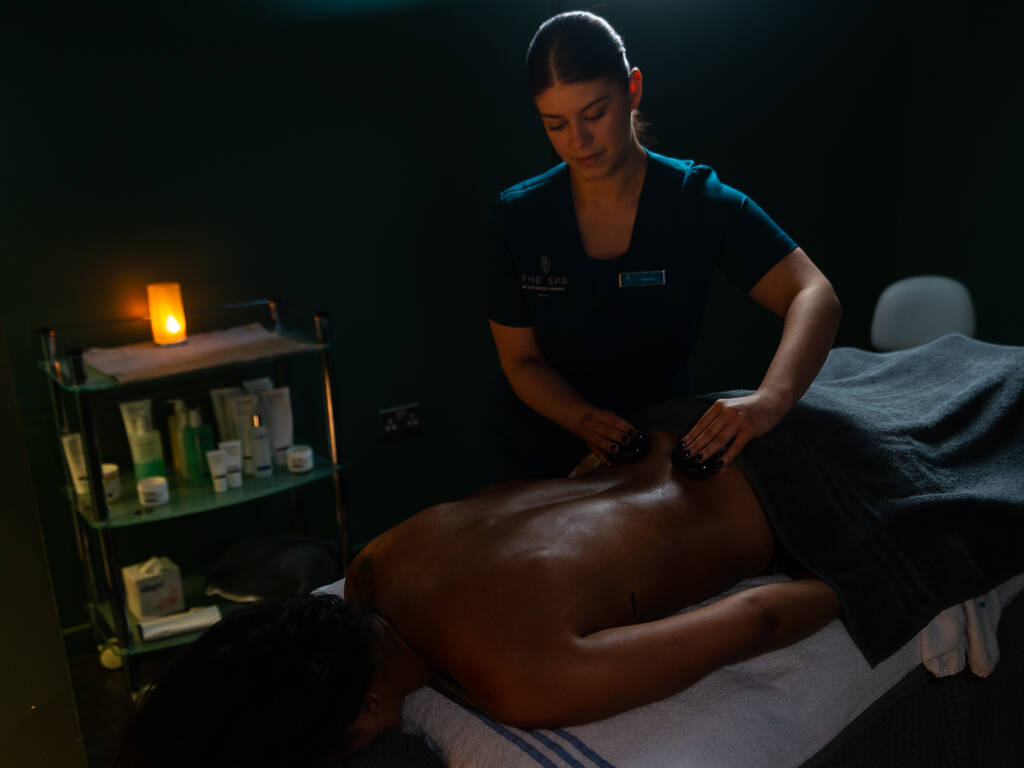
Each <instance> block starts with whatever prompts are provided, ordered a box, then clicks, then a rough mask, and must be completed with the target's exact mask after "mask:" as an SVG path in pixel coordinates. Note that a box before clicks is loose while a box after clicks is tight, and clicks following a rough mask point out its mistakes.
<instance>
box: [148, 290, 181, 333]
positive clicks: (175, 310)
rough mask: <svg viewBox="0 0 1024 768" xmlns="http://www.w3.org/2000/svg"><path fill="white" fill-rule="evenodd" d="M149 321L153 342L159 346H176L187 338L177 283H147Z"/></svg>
mask: <svg viewBox="0 0 1024 768" xmlns="http://www.w3.org/2000/svg"><path fill="white" fill-rule="evenodd" d="M146 294H147V295H148V296H149V323H150V325H151V326H152V328H153V343H155V344H156V345H157V346H159V347H176V346H179V345H181V344H184V343H185V342H186V340H187V338H186V335H185V306H184V304H183V303H182V301H181V285H179V284H178V283H149V284H148V285H146Z"/></svg>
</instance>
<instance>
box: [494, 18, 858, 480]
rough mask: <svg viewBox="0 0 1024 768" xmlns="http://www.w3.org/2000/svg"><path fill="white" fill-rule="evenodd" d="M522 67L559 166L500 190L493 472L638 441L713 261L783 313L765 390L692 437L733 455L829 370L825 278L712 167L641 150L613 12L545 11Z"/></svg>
mask: <svg viewBox="0 0 1024 768" xmlns="http://www.w3.org/2000/svg"><path fill="white" fill-rule="evenodd" d="M526 63H527V69H528V77H529V87H530V92H531V94H532V95H533V98H534V103H535V104H536V106H537V111H538V112H539V114H540V118H541V122H542V123H543V125H544V130H545V131H546V133H547V135H548V138H549V139H550V141H551V144H552V146H553V147H554V148H555V151H556V152H557V153H558V156H559V157H560V158H561V159H562V161H563V162H562V163H560V164H559V165H556V166H555V167H554V168H552V169H550V170H549V171H547V172H546V173H543V174H541V175H540V176H536V177H534V178H532V179H528V180H527V181H524V182H521V183H520V184H516V185H515V186H513V187H510V188H508V189H506V190H505V191H504V192H502V193H501V195H500V197H499V199H498V201H497V203H496V205H495V208H494V212H493V215H492V221H491V232H490V242H489V246H488V253H487V256H486V264H485V293H486V306H487V312H488V317H489V319H490V326H491V332H492V333H493V335H494V343H495V346H496V347H497V351H498V357H499V360H500V362H501V373H500V374H499V375H498V377H497V378H496V380H495V382H494V386H493V387H492V391H491V394H490V399H489V403H488V413H487V420H486V428H487V436H486V439H485V446H484V451H483V463H484V475H485V477H484V479H485V480H486V481H487V482H496V481H500V480H511V479H516V478H522V477H556V476H565V475H567V474H568V473H569V471H570V470H571V469H572V468H573V467H574V466H575V465H576V463H577V462H579V460H580V459H581V458H582V457H583V456H584V455H585V454H586V452H587V450H588V449H589V450H590V451H591V452H592V453H593V454H594V455H595V456H597V457H599V458H601V459H604V460H606V461H607V460H608V459H609V457H613V456H614V454H616V453H618V452H620V451H625V450H626V449H627V446H628V444H629V440H630V437H631V431H632V430H633V427H632V425H631V424H630V423H629V422H628V421H626V419H625V418H624V417H628V415H629V414H631V413H632V412H634V411H636V410H637V409H639V408H641V407H644V406H646V405H650V404H652V403H655V402H659V401H661V400H665V399H668V398H671V397H677V396H683V395H687V394H689V376H688V371H687V360H688V358H689V356H690V352H691V350H692V349H693V346H694V344H695V342H696V341H697V333H698V330H699V328H700V322H701V317H702V315H703V313H704V306H705V303H706V301H707V293H708V286H709V282H710V278H711V271H712V268H714V267H716V266H717V267H719V268H720V269H721V270H722V271H723V272H724V273H725V275H726V276H727V277H728V278H729V279H730V280H731V281H732V282H733V283H734V284H735V285H736V286H738V287H739V288H741V289H742V290H743V291H744V292H746V293H747V294H748V295H749V296H750V297H751V298H752V299H753V300H754V301H756V302H757V303H758V304H760V305H761V306H763V307H765V308H767V309H768V310H770V311H771V312H774V313H775V314H776V315H778V316H779V317H781V318H783V321H784V324H783V330H782V338H781V340H780V342H779V346H778V350H777V351H776V353H775V355H774V357H773V359H772V362H771V364H770V365H769V367H768V371H767V372H766V373H765V376H764V379H763V380H762V382H761V385H760V386H759V387H758V388H757V390H756V391H755V392H753V393H752V394H749V395H746V396H744V397H736V398H729V399H722V400H718V401H717V402H715V403H714V404H713V405H712V406H711V407H710V408H709V409H708V411H707V412H706V413H705V414H704V415H703V416H702V417H701V419H700V420H699V421H698V422H697V424H696V425H694V427H693V429H691V430H690V432H689V433H688V434H687V435H684V436H683V440H684V441H685V443H686V445H685V449H686V450H689V451H690V455H689V458H690V460H691V461H692V462H693V464H694V465H695V466H698V465H703V466H710V467H714V466H716V465H724V464H727V463H728V462H729V461H731V460H732V459H733V457H734V456H735V455H736V454H737V453H739V451H740V450H741V449H742V448H743V446H744V445H745V444H746V443H747V442H748V441H749V440H750V439H752V438H754V437H757V436H758V435H762V434H764V433H765V432H767V431H768V430H770V429H772V427H774V426H775V425H776V424H777V423H778V422H779V421H780V420H781V419H782V417H783V416H784V415H785V414H786V412H787V411H788V410H789V409H790V408H791V407H792V406H793V404H794V403H795V402H796V401H797V400H799V399H800V397H801V395H803V393H804V391H805V390H806V389H807V387H808V385H809V384H810V383H811V381H812V380H813V379H814V377H815V375H817V373H818V371H819V370H820V368H821V366H822V364H823V363H824V361H825V357H826V356H827V354H828V350H829V348H830V347H831V345H832V340H833V338H834V336H835V332H836V328H837V326H838V324H839V316H840V307H839V301H838V299H837V298H836V295H835V292H834V291H833V290H832V286H831V284H830V283H829V281H828V280H827V279H826V278H825V276H824V275H823V274H822V273H821V271H819V270H818V268H817V267H815V266H814V264H813V263H812V262H811V260H810V259H809V258H808V257H807V254H805V253H804V252H803V250H801V249H800V248H799V247H797V245H796V243H795V242H794V241H793V240H792V239H791V238H790V237H789V236H788V235H787V234H786V233H785V232H783V231H782V230H781V229H780V228H779V227H778V225H776V224H775V222H773V221H772V220H771V219H770V218H769V217H768V216H767V215H766V214H765V212H764V211H763V210H761V208H759V207H758V206H757V204H756V203H754V201H753V200H751V199H750V198H749V197H747V196H746V195H744V194H743V193H741V192H739V191H738V190H736V189H734V188H732V187H729V186H726V185H725V184H723V183H722V182H721V181H719V179H718V176H717V175H716V174H715V172H714V171H713V170H712V169H711V168H709V167H707V166H704V165H699V164H696V163H694V162H693V161H691V160H676V159H674V158H670V157H664V156H661V155H658V154H655V153H653V152H651V151H649V150H647V149H645V148H644V147H643V146H642V145H641V143H640V140H639V138H638V126H637V107H638V106H639V104H640V99H641V96H642V95H643V77H642V75H641V73H640V70H638V69H637V68H635V67H630V65H629V62H628V60H627V59H626V51H625V47H624V46H623V43H622V40H621V38H620V37H619V36H618V34H617V33H616V32H615V30H614V29H612V27H611V26H610V25H609V24H608V23H607V22H606V21H605V20H604V19H602V18H600V17H598V16H595V15H593V14H591V13H587V12H581V11H574V12H569V13H563V14H560V15H558V16H554V17H553V18H551V19H548V20H547V21H546V22H544V23H543V24H542V25H541V26H540V28H539V29H538V30H537V33H536V35H535V36H534V38H533V40H532V41H531V43H530V47H529V51H528V53H527V59H526Z"/></svg>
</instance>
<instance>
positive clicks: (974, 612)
mask: <svg viewBox="0 0 1024 768" xmlns="http://www.w3.org/2000/svg"><path fill="white" fill-rule="evenodd" d="M1022 588H1024V574H1020V575H1018V576H1015V577H1014V578H1012V579H1010V580H1009V581H1005V582H1003V583H1002V584H1000V585H999V586H998V587H996V588H995V589H993V590H992V591H991V592H988V593H987V594H984V595H982V596H981V597H976V598H974V599H973V600H967V601H966V602H963V603H958V604H957V605H953V606H950V607H949V608H947V609H946V610H944V611H943V612H942V613H940V614H939V615H938V616H936V617H935V618H934V619H932V621H931V623H930V624H929V625H928V626H927V627H925V629H924V631H922V632H921V634H920V635H919V637H920V640H921V663H922V664H924V666H925V669H927V670H928V671H929V672H931V673H932V674H933V675H935V676H936V677H947V676H949V675H955V674H957V673H958V672H960V671H962V670H963V668H964V667H965V666H967V665H970V668H971V671H972V672H973V673H974V674H976V675H978V677H988V676H989V675H990V674H992V670H994V669H995V668H996V664H998V663H999V642H998V641H997V640H996V630H998V629H999V617H1000V616H1001V615H1002V613H1003V607H1004V606H1005V605H1006V604H1007V603H1009V602H1010V601H1011V600H1013V598H1014V597H1016V596H1017V594H1018V593H1019V592H1020V591H1021V589H1022Z"/></svg>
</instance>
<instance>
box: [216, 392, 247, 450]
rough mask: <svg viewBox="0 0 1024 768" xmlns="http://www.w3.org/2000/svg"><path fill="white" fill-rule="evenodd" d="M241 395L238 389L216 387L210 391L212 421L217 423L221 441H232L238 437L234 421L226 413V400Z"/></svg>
mask: <svg viewBox="0 0 1024 768" xmlns="http://www.w3.org/2000/svg"><path fill="white" fill-rule="evenodd" d="M240 394H242V390H241V388H240V387H217V388H216V389H211V390H210V400H212V401H213V420H214V421H215V422H216V423H217V434H218V435H220V439H221V440H234V439H235V438H236V437H238V431H237V430H236V429H235V422H234V419H233V418H232V417H231V414H230V413H228V409H227V406H226V402H227V399H228V398H230V397H234V396H235V395H240Z"/></svg>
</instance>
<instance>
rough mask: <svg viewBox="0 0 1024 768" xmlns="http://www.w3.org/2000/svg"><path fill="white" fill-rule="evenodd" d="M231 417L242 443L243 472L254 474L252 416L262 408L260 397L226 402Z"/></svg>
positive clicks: (239, 397) (253, 396)
mask: <svg viewBox="0 0 1024 768" xmlns="http://www.w3.org/2000/svg"><path fill="white" fill-rule="evenodd" d="M225 405H226V407H227V411H228V415H229V417H233V418H234V420H235V429H236V430H237V432H238V437H239V439H240V440H241V441H242V471H243V472H245V474H247V475H251V474H253V463H252V446H251V445H250V443H249V426H250V422H251V418H250V417H251V415H252V413H253V412H254V411H256V410H257V409H258V408H259V407H260V397H259V395H235V396H234V397H229V398H228V399H227V400H226V401H225Z"/></svg>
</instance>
